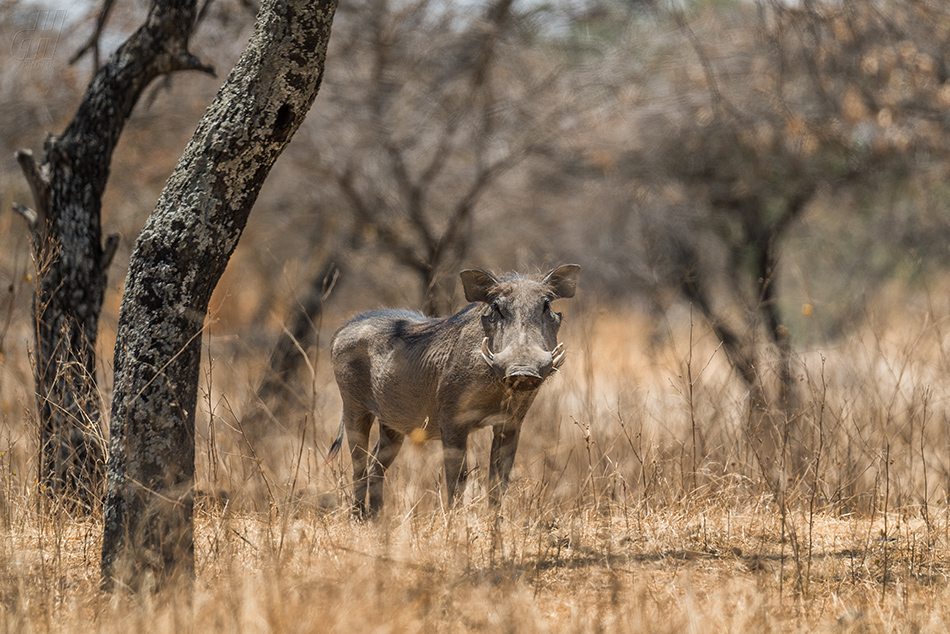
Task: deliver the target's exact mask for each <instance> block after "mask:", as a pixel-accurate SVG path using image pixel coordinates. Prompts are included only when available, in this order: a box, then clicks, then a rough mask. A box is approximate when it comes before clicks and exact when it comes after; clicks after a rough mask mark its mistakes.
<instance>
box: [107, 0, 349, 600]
mask: <svg viewBox="0 0 950 634" xmlns="http://www.w3.org/2000/svg"><path fill="white" fill-rule="evenodd" d="M336 4H337V3H336V0H267V2H265V3H264V4H263V5H262V7H261V11H260V13H259V15H258V19H257V25H256V27H255V30H254V34H253V35H252V36H251V40H250V42H249V43H248V45H247V47H246V48H245V50H244V53H243V54H242V55H241V59H240V60H239V61H238V63H237V65H236V66H235V67H234V69H233V70H232V71H231V74H230V75H229V77H228V79H227V81H226V82H225V83H224V86H222V88H221V90H220V91H219V92H218V95H217V96H216V97H215V100H214V102H213V103H212V104H211V106H210V107H209V108H208V111H207V112H206V113H205V116H204V118H203V119H202V120H201V122H200V123H199V124H198V128H197V130H196V131H195V134H194V136H193V137H192V139H191V142H190V143H189V144H188V146H187V147H186V148H185V151H184V153H183V154H182V157H181V159H180V160H179V162H178V166H177V167H176V169H175V172H174V173H173V174H172V176H171V177H170V178H169V180H168V183H167V185H166V186H165V190H164V191H163V192H162V195H161V198H160V199H159V201H158V204H157V206H156V208H155V211H154V212H153V213H152V215H151V216H150V217H149V219H148V222H147V223H146V225H145V228H144V229H143V230H142V233H141V234H140V235H139V238H138V240H137V241H136V245H135V250H134V252H133V255H132V261H131V263H130V270H129V276H128V279H127V282H126V287H125V293H124V295H123V299H122V308H121V311H120V316H119V328H118V334H117V340H116V349H115V386H114V396H113V403H112V421H111V428H110V429H111V438H110V453H109V464H108V473H107V478H108V480H107V491H106V501H105V526H104V533H103V544H102V575H103V583H104V585H105V586H106V587H107V588H111V587H114V585H116V584H118V585H123V586H129V587H132V588H141V587H142V586H143V584H144V585H147V584H148V579H149V578H151V579H153V582H154V583H155V584H157V585H158V586H159V587H163V586H166V585H169V584H171V583H174V582H176V581H183V582H186V583H188V582H189V581H190V580H192V579H193V577H194V537H193V517H192V514H193V508H194V502H193V496H192V490H193V486H194V478H195V446H194V423H195V408H196V406H197V385H198V375H199V364H200V360H201V334H202V330H203V325H204V320H205V317H206V315H207V309H208V301H209V299H210V297H211V292H212V291H213V290H214V287H215V285H216V284H217V282H218V280H219V278H220V276H221V274H222V272H223V271H224V268H225V266H226V264H227V262H228V259H229V258H230V257H231V254H232V253H233V251H234V248H235V247H236V246H237V243H238V240H239V238H240V236H241V232H242V231H243V229H244V226H245V224H246V222H247V218H248V214H249V213H250V210H251V207H252V206H253V204H254V202H255V200H256V199H257V195H258V193H259V191H260V188H261V186H262V184H263V182H264V179H265V178H266V176H267V174H268V173H269V172H270V169H271V167H272V165H273V164H274V161H275V160H276V159H277V157H278V156H279V155H280V153H281V152H282V151H283V149H284V148H285V147H286V145H287V143H289V141H290V139H291V137H292V136H293V134H294V132H296V130H297V128H298V127H299V126H300V123H301V122H302V121H303V119H304V117H305V116H306V114H307V111H308V110H309V109H310V106H311V104H312V103H313V100H314V98H315V97H316V95H317V90H318V89H319V86H320V81H321V79H322V76H323V67H324V60H325V57H326V50H327V43H328V41H329V37H330V25H331V22H332V19H333V14H334V12H335V9H336Z"/></svg>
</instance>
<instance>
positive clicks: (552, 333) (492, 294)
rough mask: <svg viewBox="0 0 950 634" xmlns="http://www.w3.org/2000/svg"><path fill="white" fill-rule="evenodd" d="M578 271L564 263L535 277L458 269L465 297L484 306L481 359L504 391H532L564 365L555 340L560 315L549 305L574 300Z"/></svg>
mask: <svg viewBox="0 0 950 634" xmlns="http://www.w3.org/2000/svg"><path fill="white" fill-rule="evenodd" d="M579 271H580V267H579V266H577V265H576V264H565V265H563V266H559V267H558V268H556V269H554V270H552V271H550V272H549V273H548V274H547V275H545V276H544V277H542V278H540V279H538V278H530V277H521V276H518V275H512V276H506V277H502V278H501V279H498V278H496V277H495V276H493V275H492V274H491V273H488V272H486V271H482V270H479V269H469V270H466V271H462V273H461V277H462V286H463V287H464V289H465V299H467V300H468V301H470V302H484V303H485V304H486V306H485V307H483V308H482V326H483V327H484V329H485V338H484V339H483V340H482V350H481V352H482V358H483V359H484V360H485V362H486V363H487V364H488V365H489V366H490V367H491V369H492V372H494V374H495V376H496V377H497V378H498V379H499V380H502V381H504V382H505V384H506V385H507V386H508V387H509V388H511V389H513V390H534V389H537V388H538V387H539V386H540V385H541V382H542V381H544V379H546V378H547V377H548V375H550V374H551V372H553V371H555V370H557V369H558V367H559V366H560V365H561V363H562V362H563V361H564V344H562V343H558V341H557V331H558V328H560V326H561V314H560V313H556V312H554V309H553V308H551V302H553V301H554V300H556V299H560V298H566V297H573V296H574V289H575V287H576V286H577V274H578V272H579Z"/></svg>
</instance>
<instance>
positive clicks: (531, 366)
mask: <svg viewBox="0 0 950 634" xmlns="http://www.w3.org/2000/svg"><path fill="white" fill-rule="evenodd" d="M506 352H507V351H506ZM534 352H535V353H536V354H535V355H530V354H526V353H524V352H523V351H522V353H521V354H520V355H517V357H518V361H515V362H509V363H505V362H504V360H505V358H506V357H513V356H516V355H515V354H505V353H499V354H498V355H496V354H495V353H493V352H492V351H491V344H490V342H489V340H488V337H485V338H484V339H483V340H482V359H484V360H485V363H487V364H488V366H489V367H490V368H491V369H492V372H493V373H494V374H495V376H497V377H498V378H499V379H502V380H503V381H504V383H505V385H506V386H507V387H509V388H511V389H512V390H517V391H530V390H536V389H538V388H539V387H541V383H542V382H543V381H544V380H545V379H546V378H548V376H550V374H551V373H552V372H556V371H557V369H558V368H559V367H560V366H561V364H562V363H564V344H563V343H559V344H557V346H556V347H555V348H554V350H552V351H551V352H545V351H543V350H535V351H534ZM530 356H535V357H536V359H535V360H534V361H533V362H530V361H526V357H530Z"/></svg>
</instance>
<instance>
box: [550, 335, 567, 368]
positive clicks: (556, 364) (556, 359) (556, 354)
mask: <svg viewBox="0 0 950 634" xmlns="http://www.w3.org/2000/svg"><path fill="white" fill-rule="evenodd" d="M564 353H565V350H564V342H561V343H559V344H557V346H556V347H555V348H554V350H552V351H551V357H552V358H551V364H552V367H551V370H552V371H554V372H556V371H557V370H558V368H560V367H561V364H562V363H564Z"/></svg>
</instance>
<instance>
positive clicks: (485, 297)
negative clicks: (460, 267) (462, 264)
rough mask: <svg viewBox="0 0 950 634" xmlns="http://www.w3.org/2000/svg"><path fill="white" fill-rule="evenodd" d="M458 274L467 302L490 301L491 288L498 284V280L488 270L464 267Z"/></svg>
mask: <svg viewBox="0 0 950 634" xmlns="http://www.w3.org/2000/svg"><path fill="white" fill-rule="evenodd" d="M459 276H460V277H461V278H462V288H464V289H465V299H466V301H469V302H490V301H491V300H492V292H491V291H492V289H493V288H495V286H497V285H498V280H496V279H495V276H494V275H492V274H491V273H489V272H488V271H483V270H481V269H465V270H464V271H462V272H461V273H459Z"/></svg>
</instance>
